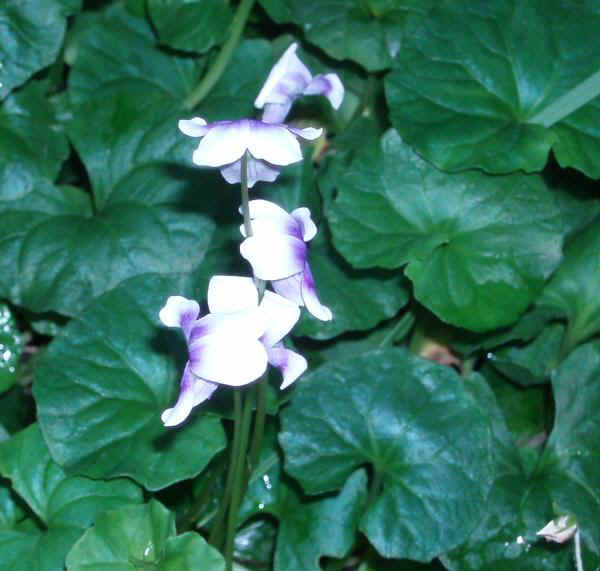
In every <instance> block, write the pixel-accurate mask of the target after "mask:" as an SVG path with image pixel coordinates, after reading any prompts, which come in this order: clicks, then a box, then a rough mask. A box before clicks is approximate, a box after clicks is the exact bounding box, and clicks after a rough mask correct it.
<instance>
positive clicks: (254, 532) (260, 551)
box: [234, 518, 277, 566]
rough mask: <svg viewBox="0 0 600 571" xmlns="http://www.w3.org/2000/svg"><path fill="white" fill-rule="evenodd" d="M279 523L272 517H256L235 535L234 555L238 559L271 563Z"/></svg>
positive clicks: (265, 563) (256, 562) (266, 564)
mask: <svg viewBox="0 0 600 571" xmlns="http://www.w3.org/2000/svg"><path fill="white" fill-rule="evenodd" d="M276 536H277V525H276V524H275V522H273V520H271V519H266V518H264V519H254V520H252V521H250V522H249V523H247V524H245V525H244V526H243V527H242V528H241V529H240V530H239V531H238V532H237V533H236V535H235V546H234V549H235V551H234V557H235V558H236V559H237V560H238V561H246V562H248V563H252V564H262V565H264V566H268V565H270V563H271V561H272V560H273V552H274V551H275V538H276Z"/></svg>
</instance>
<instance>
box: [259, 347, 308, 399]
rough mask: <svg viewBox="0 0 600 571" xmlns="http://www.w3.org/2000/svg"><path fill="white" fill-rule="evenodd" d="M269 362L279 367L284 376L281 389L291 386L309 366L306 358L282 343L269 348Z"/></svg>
mask: <svg viewBox="0 0 600 571" xmlns="http://www.w3.org/2000/svg"><path fill="white" fill-rule="evenodd" d="M268 355H269V363H270V364H271V365H273V367H277V368H278V369H279V370H280V371H281V374H282V376H283V382H282V383H281V387H280V388H281V390H283V389H286V388H287V387H289V386H290V385H291V384H292V383H293V382H294V381H295V380H296V379H297V378H298V377H299V376H300V375H301V374H302V373H304V371H306V368H307V367H308V364H307V362H306V359H305V358H304V357H303V356H302V355H300V354H299V353H296V352H295V351H291V350H290V349H286V348H285V347H283V346H282V345H279V346H277V347H272V348H271V349H269V350H268Z"/></svg>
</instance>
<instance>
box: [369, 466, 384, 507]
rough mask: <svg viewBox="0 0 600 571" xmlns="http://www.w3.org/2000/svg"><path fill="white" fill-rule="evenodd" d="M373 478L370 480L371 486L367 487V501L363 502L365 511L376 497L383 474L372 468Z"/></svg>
mask: <svg viewBox="0 0 600 571" xmlns="http://www.w3.org/2000/svg"><path fill="white" fill-rule="evenodd" d="M374 470H375V471H374V474H373V479H372V480H371V486H370V487H369V495H368V496H367V503H366V504H365V512H366V511H367V510H368V509H369V508H370V507H371V506H372V505H373V502H374V501H375V499H376V498H377V494H378V493H379V490H380V489H381V484H382V482H383V474H382V473H381V472H380V471H379V470H377V468H375V469H374Z"/></svg>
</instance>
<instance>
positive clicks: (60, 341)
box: [34, 274, 225, 489]
mask: <svg viewBox="0 0 600 571" xmlns="http://www.w3.org/2000/svg"><path fill="white" fill-rule="evenodd" d="M173 294H178V295H180V294H183V295H185V292H183V291H181V289H180V286H179V285H178V283H177V281H176V280H175V279H169V278H161V277H158V276H156V275H153V274H146V275H145V276H140V277H139V278H136V279H133V280H128V281H127V282H125V283H124V284H122V285H121V286H119V287H118V288H116V289H114V290H112V291H110V292H109V293H107V294H105V295H104V296H102V297H100V298H98V299H97V300H95V301H94V302H93V303H92V304H91V305H90V306H88V308H87V309H86V310H85V311H84V312H83V313H82V314H81V315H80V316H78V317H77V318H75V319H73V320H72V321H71V322H70V323H69V324H68V325H67V326H66V327H65V329H64V330H63V331H62V332H61V333H60V334H59V336H58V337H56V339H55V340H54V342H53V343H52V345H51V346H50V348H49V349H48V351H47V352H46V353H45V354H44V356H43V357H42V358H41V359H40V362H39V363H38V366H37V370H36V380H35V385H34V394H35V397H36V402H37V405H38V415H39V420H40V424H41V427H42V430H43V431H44V436H45V437H46V440H47V442H48V446H49V448H50V452H51V453H52V456H53V457H54V458H55V460H56V461H57V462H59V463H60V464H61V465H63V466H65V467H66V468H67V469H73V470H76V471H77V472H78V473H84V474H87V475H89V476H91V477H112V476H120V475H123V476H131V477H132V478H134V479H135V480H137V481H138V482H140V483H141V484H143V485H144V486H145V487H147V488H149V489H160V488H162V487H165V486H168V485H169V484H172V483H173V482H177V481H179V480H183V479H185V478H190V477H192V476H195V475H196V474H198V473H199V472H200V471H201V470H202V469H203V468H204V467H205V466H206V464H207V463H208V462H209V460H210V459H211V458H212V457H213V456H214V455H215V454H216V453H217V452H218V451H219V450H221V449H222V448H223V446H224V444H225V439H224V434H223V429H222V428H221V425H220V421H219V420H218V419H217V418H215V417H213V416H209V415H206V414H201V413H200V414H197V415H196V416H195V417H194V418H193V420H192V421H191V422H189V423H188V424H187V425H185V426H183V427H179V428H177V429H174V430H167V429H165V428H164V427H163V426H162V423H161V421H160V414H161V412H162V411H163V410H164V409H165V408H167V407H168V406H172V405H173V403H174V401H175V395H176V392H177V388H178V384H179V379H180V376H181V371H182V370H183V364H182V363H179V364H177V363H175V362H174V361H175V358H176V357H178V356H183V354H184V350H183V351H182V350H181V346H180V345H178V344H177V343H176V342H178V341H180V340H179V337H178V335H177V333H178V332H175V331H169V330H167V329H166V328H165V327H163V326H160V325H159V322H158V311H159V309H160V308H161V306H162V305H163V304H164V302H165V300H166V299H167V297H168V296H169V295H173ZM65 395H68V398H65Z"/></svg>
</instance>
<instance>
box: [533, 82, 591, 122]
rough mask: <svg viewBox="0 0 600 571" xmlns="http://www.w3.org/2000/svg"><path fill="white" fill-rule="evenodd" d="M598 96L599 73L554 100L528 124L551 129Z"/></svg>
mask: <svg viewBox="0 0 600 571" xmlns="http://www.w3.org/2000/svg"><path fill="white" fill-rule="evenodd" d="M598 95H600V71H597V72H596V73H594V74H592V75H590V76H589V77H588V78H587V79H585V80H583V81H582V82H581V83H579V84H578V85H576V86H575V87H574V88H573V89H570V90H569V91H567V93H565V94H564V95H562V96H561V97H559V98H558V99H556V100H554V101H553V102H552V103H550V105H548V106H547V107H545V108H544V109H542V110H541V111H540V112H539V113H536V114H535V115H534V116H533V117H532V118H531V119H529V121H528V122H529V123H537V124H539V125H542V126H544V127H552V125H554V124H555V123H558V122H559V121H561V120H562V119H564V118H565V117H566V116H567V115H570V114H571V113H573V112H574V111H577V109H579V108H580V107H583V106H584V105H585V104H586V103H589V102H590V101H591V100H592V99H594V98H596V97H597V96H598Z"/></svg>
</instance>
